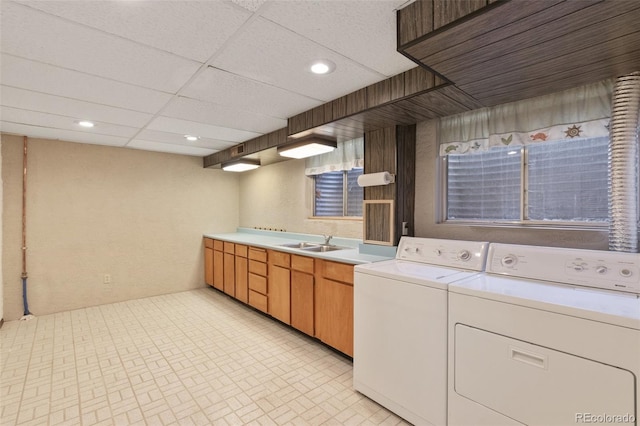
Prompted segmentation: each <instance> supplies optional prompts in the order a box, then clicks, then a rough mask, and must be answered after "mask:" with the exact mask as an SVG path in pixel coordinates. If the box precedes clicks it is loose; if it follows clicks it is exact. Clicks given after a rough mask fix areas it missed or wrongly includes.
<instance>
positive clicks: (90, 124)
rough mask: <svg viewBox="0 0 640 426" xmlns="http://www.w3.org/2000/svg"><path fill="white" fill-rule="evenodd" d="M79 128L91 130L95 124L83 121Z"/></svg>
mask: <svg viewBox="0 0 640 426" xmlns="http://www.w3.org/2000/svg"><path fill="white" fill-rule="evenodd" d="M78 126H81V127H86V128H91V127H93V126H95V124H94V123H93V122H91V121H87V120H82V121H78Z"/></svg>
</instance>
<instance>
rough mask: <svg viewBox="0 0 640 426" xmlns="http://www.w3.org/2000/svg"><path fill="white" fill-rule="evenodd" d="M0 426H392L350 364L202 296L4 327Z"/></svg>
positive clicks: (224, 300) (195, 293)
mask: <svg viewBox="0 0 640 426" xmlns="http://www.w3.org/2000/svg"><path fill="white" fill-rule="evenodd" d="M0 345H1V346H0V407H1V412H0V424H1V425H3V426H5V425H245V424H252V425H282V424H292V425H342V424H344V425H399V424H403V425H404V424H407V423H406V422H404V421H403V420H402V419H401V418H399V417H398V416H396V415H394V414H393V413H391V412H389V411H387V410H386V409H384V408H383V407H381V406H380V405H378V404H376V403H375V402H373V401H371V400H369V399H368V398H366V397H364V396H362V395H361V394H359V393H357V392H356V391H354V390H353V388H352V363H351V361H350V360H348V359H346V358H344V357H343V356H341V355H339V354H337V353H335V352H334V351H332V350H330V349H328V348H327V347H325V346H323V345H322V344H320V343H318V342H317V341H315V340H313V339H311V338H309V337H307V336H304V335H302V334H301V333H298V332H297V331H295V330H293V329H291V328H289V327H287V326H285V325H283V324H280V323H278V322H276V321H274V320H272V319H269V318H267V317H265V316H264V315H261V314H259V313H258V312H256V311H254V310H252V309H250V308H248V307H246V306H244V305H242V304H241V303H239V302H237V301H235V300H232V299H231V298H229V297H227V296H225V295H224V294H221V293H219V292H217V291H216V290H213V289H209V288H206V289H198V290H192V291H187V292H182V293H176V294H169V295H163V296H156V297H150V298H146V299H138V300H131V301H127V302H121V303H113V304H109V305H102V306H96V307H91V308H86V309H79V310H75V311H69V312H62V313H57V314H52V315H43V316H39V317H36V318H34V319H32V320H30V321H9V322H6V323H5V324H4V326H3V327H2V329H0Z"/></svg>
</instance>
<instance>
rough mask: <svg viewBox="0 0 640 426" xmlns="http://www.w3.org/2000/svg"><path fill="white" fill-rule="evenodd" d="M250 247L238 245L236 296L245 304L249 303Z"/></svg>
mask: <svg viewBox="0 0 640 426" xmlns="http://www.w3.org/2000/svg"><path fill="white" fill-rule="evenodd" d="M247 256H248V247H247V246H245V245H242V244H236V257H235V262H236V265H235V266H236V274H235V275H236V295H235V298H236V299H238V300H239V301H241V302H243V303H249V259H248V258H247Z"/></svg>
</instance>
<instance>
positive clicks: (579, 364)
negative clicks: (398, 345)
mask: <svg viewBox="0 0 640 426" xmlns="http://www.w3.org/2000/svg"><path fill="white" fill-rule="evenodd" d="M639 293H640V254H637V253H620V252H607V251H595V250H574V249H559V248H546V247H533V246H517V245H506V244H491V245H490V248H489V255H488V258H487V266H486V273H484V274H482V275H479V276H475V277H473V278H471V279H468V280H464V281H460V282H456V283H453V284H451V285H450V286H449V373H448V374H449V379H448V387H449V392H448V397H449V400H448V420H449V424H450V425H465V426H466V425H468V426H481V425H486V426H498V425H530V426H533V425H540V426H552V425H576V424H578V425H579V424H586V423H595V424H617V425H620V424H629V425H638V414H639V413H638V407H639V406H640V396H639V392H638V378H639V377H640V299H639V298H638V294H639Z"/></svg>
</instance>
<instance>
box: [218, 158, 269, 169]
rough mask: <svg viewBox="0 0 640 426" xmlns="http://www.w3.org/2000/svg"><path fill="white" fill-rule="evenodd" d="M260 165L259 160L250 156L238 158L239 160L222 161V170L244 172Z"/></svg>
mask: <svg viewBox="0 0 640 426" xmlns="http://www.w3.org/2000/svg"><path fill="white" fill-rule="evenodd" d="M258 167H260V160H252V159H250V158H240V159H239V160H233V161H229V162H228V163H222V170H224V171H225V172H246V171H248V170H253V169H257V168H258Z"/></svg>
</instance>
